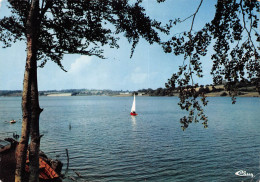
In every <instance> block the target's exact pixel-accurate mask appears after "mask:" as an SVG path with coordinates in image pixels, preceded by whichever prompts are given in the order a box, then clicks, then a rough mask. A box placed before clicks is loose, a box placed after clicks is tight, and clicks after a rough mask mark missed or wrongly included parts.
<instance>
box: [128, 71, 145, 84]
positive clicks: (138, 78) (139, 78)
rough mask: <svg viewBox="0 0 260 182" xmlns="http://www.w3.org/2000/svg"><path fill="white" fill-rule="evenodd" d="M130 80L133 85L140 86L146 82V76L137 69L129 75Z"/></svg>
mask: <svg viewBox="0 0 260 182" xmlns="http://www.w3.org/2000/svg"><path fill="white" fill-rule="evenodd" d="M130 79H131V81H132V82H133V83H135V84H141V83H145V82H147V79H148V75H147V74H146V73H143V72H142V70H141V69H140V68H139V67H137V68H135V70H134V72H133V73H132V74H131V76H130Z"/></svg>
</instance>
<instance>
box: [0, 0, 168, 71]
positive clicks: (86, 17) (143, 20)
mask: <svg viewBox="0 0 260 182" xmlns="http://www.w3.org/2000/svg"><path fill="white" fill-rule="evenodd" d="M131 2H132V1H131ZM141 2H142V1H136V2H133V3H130V2H129V1H122V0H110V1H107V0H92V1H86V0H64V1H60V0H41V1H39V4H40V5H39V7H38V14H37V15H36V16H37V17H36V21H37V22H36V25H37V27H38V32H37V36H38V43H37V45H38V47H37V50H38V54H37V55H38V57H37V60H40V61H41V64H40V66H41V67H43V66H44V65H45V64H46V62H47V61H48V60H51V61H54V62H55V63H57V64H58V65H59V66H60V67H61V68H62V69H63V70H64V68H63V66H62V64H61V60H62V58H63V56H64V54H83V55H89V56H93V55H94V56H98V57H100V58H104V57H103V54H102V53H103V50H102V46H104V45H108V46H110V47H111V48H118V47H119V45H118V44H117V41H118V40H119V35H120V34H123V35H124V37H126V38H127V40H128V41H129V43H132V50H131V56H132V54H133V52H134V49H135V47H136V45H137V43H138V41H139V40H140V38H144V39H145V40H146V41H148V42H149V43H150V44H152V43H154V42H156V43H160V38H159V35H158V34H159V33H160V32H162V33H168V31H169V26H168V25H166V26H164V27H162V26H161V23H159V22H157V21H156V20H152V19H150V18H149V17H148V16H147V15H146V14H145V10H144V8H143V7H142V6H141ZM158 2H159V1H158ZM9 3H10V6H9V7H10V8H11V15H10V16H8V17H4V18H3V19H1V20H0V41H2V42H3V43H4V47H9V46H11V43H14V42H16V41H17V40H26V33H27V32H26V31H27V28H26V21H27V17H28V12H29V8H30V6H31V1H30V0H22V1H17V0H9Z"/></svg>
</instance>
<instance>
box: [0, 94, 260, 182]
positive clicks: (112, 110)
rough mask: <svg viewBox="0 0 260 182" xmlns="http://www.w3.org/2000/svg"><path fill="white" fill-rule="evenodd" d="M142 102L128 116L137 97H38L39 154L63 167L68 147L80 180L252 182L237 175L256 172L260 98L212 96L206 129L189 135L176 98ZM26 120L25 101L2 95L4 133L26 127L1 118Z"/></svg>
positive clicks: (192, 129) (197, 127)
mask: <svg viewBox="0 0 260 182" xmlns="http://www.w3.org/2000/svg"><path fill="white" fill-rule="evenodd" d="M137 99H138V103H137V104H138V105H137V107H138V113H139V114H140V115H138V116H137V117H133V116H132V117H131V118H130V117H129V108H130V107H131V105H132V97H51V98H50V97H40V105H41V107H43V108H44V112H43V113H42V114H41V117H40V132H41V134H44V137H43V138H42V140H41V149H42V150H43V151H44V152H45V153H46V154H47V155H48V156H50V157H52V158H56V157H57V158H58V159H60V160H61V161H62V162H63V163H64V170H65V168H66V164H67V163H66V162H67V157H66V149H67V150H68V153H69V157H70V166H69V170H68V175H70V176H73V177H75V178H76V179H77V180H78V181H95V182H97V181H101V182H107V181H113V182H114V181H149V182H153V181H174V182H186V181H223V182H226V181H228V182H232V181H242V180H244V181H248V182H249V181H250V180H251V179H249V178H247V179H245V178H243V179H241V178H240V177H239V176H235V175H234V173H235V172H236V171H238V170H241V169H245V170H246V171H250V172H252V173H254V174H257V173H258V172H259V162H258V161H259V160H258V159H259V152H258V151H259V149H260V132H259V128H260V120H259V118H260V112H259V108H260V100H259V99H258V98H238V99H237V104H235V105H232V104H231V101H230V98H209V100H210V102H209V105H208V107H207V108H205V112H206V113H207V114H208V117H209V128H208V129H203V126H202V125H201V124H199V123H197V124H191V125H190V126H189V128H188V129H187V130H186V131H185V132H183V131H182V130H181V128H180V123H179V118H180V117H182V116H183V112H182V111H180V109H179V108H178V106H177V103H178V98H175V97H137ZM111 106H113V107H111ZM21 116H22V115H21V99H20V98H17V97H15V98H0V133H3V132H7V131H9V132H13V131H17V132H18V134H19V135H20V131H21V122H17V123H16V124H14V125H10V124H9V123H5V122H4V121H9V120H11V119H15V120H17V121H19V119H20V118H22V117H21ZM75 171H77V172H79V173H80V174H81V175H82V177H78V176H77V175H76V174H75ZM63 172H64V171H63ZM257 179H258V178H257ZM254 180H256V179H254ZM64 181H70V180H69V179H65V180H64Z"/></svg>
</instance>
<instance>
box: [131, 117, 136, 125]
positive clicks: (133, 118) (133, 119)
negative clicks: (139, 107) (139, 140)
mask: <svg viewBox="0 0 260 182" xmlns="http://www.w3.org/2000/svg"><path fill="white" fill-rule="evenodd" d="M131 119H132V123H133V128H135V125H136V116H131Z"/></svg>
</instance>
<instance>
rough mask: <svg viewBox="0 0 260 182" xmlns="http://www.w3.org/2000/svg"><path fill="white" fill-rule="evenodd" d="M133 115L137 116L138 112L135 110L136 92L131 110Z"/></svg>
mask: <svg viewBox="0 0 260 182" xmlns="http://www.w3.org/2000/svg"><path fill="white" fill-rule="evenodd" d="M130 115H131V116H137V113H136V112H135V94H134V101H133V105H132V108H131V112H130Z"/></svg>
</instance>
